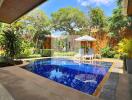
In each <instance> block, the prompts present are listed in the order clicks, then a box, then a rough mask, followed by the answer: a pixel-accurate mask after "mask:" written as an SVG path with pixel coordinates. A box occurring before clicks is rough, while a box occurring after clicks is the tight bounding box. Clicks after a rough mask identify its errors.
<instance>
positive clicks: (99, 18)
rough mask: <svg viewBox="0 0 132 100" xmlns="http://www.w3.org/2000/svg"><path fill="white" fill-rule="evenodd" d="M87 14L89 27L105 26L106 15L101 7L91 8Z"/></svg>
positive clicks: (100, 27) (99, 27) (98, 27)
mask: <svg viewBox="0 0 132 100" xmlns="http://www.w3.org/2000/svg"><path fill="white" fill-rule="evenodd" d="M88 15H89V21H90V22H89V24H90V27H91V28H96V29H103V28H104V27H105V26H106V24H107V23H106V22H107V21H106V16H105V14H104V11H103V10H102V9H101V8H98V7H96V8H91V9H90V11H89V14H88Z"/></svg>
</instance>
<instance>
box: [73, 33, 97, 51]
mask: <svg viewBox="0 0 132 100" xmlns="http://www.w3.org/2000/svg"><path fill="white" fill-rule="evenodd" d="M75 40H76V41H79V42H81V46H82V44H83V45H85V46H86V47H87V46H88V44H87V43H88V42H89V43H90V47H92V42H94V41H96V39H95V38H93V37H91V36H88V35H84V36H82V37H79V38H76V39H75ZM86 47H85V48H84V52H86V51H87V48H86Z"/></svg>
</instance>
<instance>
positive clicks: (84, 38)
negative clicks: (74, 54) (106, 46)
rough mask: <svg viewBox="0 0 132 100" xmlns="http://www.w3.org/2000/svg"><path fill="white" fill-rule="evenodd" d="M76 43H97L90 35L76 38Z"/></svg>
mask: <svg viewBox="0 0 132 100" xmlns="http://www.w3.org/2000/svg"><path fill="white" fill-rule="evenodd" d="M75 40H76V41H96V39H95V38H93V37H91V36H88V35H84V36H82V37H79V38H76V39H75Z"/></svg>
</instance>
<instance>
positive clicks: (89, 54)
mask: <svg viewBox="0 0 132 100" xmlns="http://www.w3.org/2000/svg"><path fill="white" fill-rule="evenodd" d="M83 58H85V59H87V58H89V59H90V60H92V59H93V58H94V50H93V49H92V48H89V50H88V53H87V54H86V55H84V56H83Z"/></svg>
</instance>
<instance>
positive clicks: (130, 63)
mask: <svg viewBox="0 0 132 100" xmlns="http://www.w3.org/2000/svg"><path fill="white" fill-rule="evenodd" d="M126 66H127V72H128V73H129V74H132V59H126Z"/></svg>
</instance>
